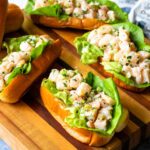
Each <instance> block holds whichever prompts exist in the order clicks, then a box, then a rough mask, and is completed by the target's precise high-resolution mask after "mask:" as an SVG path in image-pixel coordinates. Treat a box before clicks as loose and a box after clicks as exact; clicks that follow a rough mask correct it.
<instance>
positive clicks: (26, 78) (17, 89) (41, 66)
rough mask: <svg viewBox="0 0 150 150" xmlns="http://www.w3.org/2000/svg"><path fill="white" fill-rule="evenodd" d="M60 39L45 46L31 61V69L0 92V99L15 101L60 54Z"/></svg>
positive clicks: (8, 101)
mask: <svg viewBox="0 0 150 150" xmlns="http://www.w3.org/2000/svg"><path fill="white" fill-rule="evenodd" d="M60 52H61V45H60V41H59V40H56V41H55V42H54V43H53V44H52V45H49V46H47V47H46V48H45V50H44V52H43V54H42V55H41V56H39V57H38V58H37V59H35V60H33V61H32V70H31V72H30V73H29V74H27V75H18V76H16V77H15V78H14V79H13V80H12V81H11V83H10V84H9V85H8V86H6V88H5V89H4V90H3V91H2V92H1V93H0V100H1V101H3V102H7V103H16V102H17V101H18V100H19V99H20V98H21V97H22V96H23V94H24V93H25V92H26V90H27V89H28V88H29V87H30V85H31V84H32V83H33V82H34V81H35V80H36V79H37V78H38V77H39V76H40V75H41V74H42V73H44V72H45V71H46V70H47V69H48V67H49V66H50V65H51V64H52V63H53V62H54V60H55V59H56V58H57V57H58V56H59V55H60Z"/></svg>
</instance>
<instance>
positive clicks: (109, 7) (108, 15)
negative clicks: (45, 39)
mask: <svg viewBox="0 0 150 150" xmlns="http://www.w3.org/2000/svg"><path fill="white" fill-rule="evenodd" d="M25 10H26V11H27V13H29V14H36V15H45V16H52V17H58V18H63V19H65V17H66V18H67V16H68V17H69V16H71V17H75V18H80V19H83V18H92V19H93V18H96V19H98V20H101V21H104V22H109V23H111V22H114V21H116V20H120V22H122V21H123V20H124V21H125V20H128V19H127V18H128V17H127V14H126V13H124V12H123V11H122V10H121V9H120V8H119V7H118V6H117V5H116V4H115V3H113V2H111V1H109V0H28V4H27V6H26V8H25ZM116 10H117V11H118V14H117V13H116V12H115V11H116ZM64 16H65V17H64ZM121 20H122V21H121Z"/></svg>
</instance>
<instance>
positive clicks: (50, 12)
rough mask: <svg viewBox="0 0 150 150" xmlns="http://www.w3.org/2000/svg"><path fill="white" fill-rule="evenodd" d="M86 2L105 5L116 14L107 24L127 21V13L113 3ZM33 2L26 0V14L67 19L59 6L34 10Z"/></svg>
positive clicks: (92, 0)
mask: <svg viewBox="0 0 150 150" xmlns="http://www.w3.org/2000/svg"><path fill="white" fill-rule="evenodd" d="M87 1H88V2H98V3H99V4H100V5H106V6H108V8H109V9H111V10H113V11H114V12H116V13H115V14H116V18H117V19H116V20H115V21H110V20H108V21H106V22H108V23H118V22H125V21H128V15H127V13H125V12H123V11H122V9H121V8H120V7H119V6H118V5H117V4H116V3H114V2H111V1H109V0H87ZM34 5H35V0H28V3H27V5H26V7H25V11H26V12H27V13H28V14H35V15H45V16H52V17H57V18H60V19H67V18H68V17H69V16H68V15H67V14H65V13H64V12H63V11H62V7H61V6H60V5H59V4H52V5H50V6H46V7H41V8H38V9H34Z"/></svg>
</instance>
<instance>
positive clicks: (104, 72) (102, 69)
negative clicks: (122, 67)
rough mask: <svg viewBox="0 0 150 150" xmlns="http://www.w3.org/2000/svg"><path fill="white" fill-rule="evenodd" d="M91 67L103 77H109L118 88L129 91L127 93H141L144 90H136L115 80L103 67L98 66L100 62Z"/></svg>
mask: <svg viewBox="0 0 150 150" xmlns="http://www.w3.org/2000/svg"><path fill="white" fill-rule="evenodd" d="M93 66H95V67H96V68H97V69H98V71H99V72H100V73H101V74H102V75H103V76H105V77H111V78H113V80H114V82H115V83H116V84H117V85H118V86H119V87H122V88H124V89H126V90H129V91H133V92H142V91H144V90H145V88H137V87H135V86H130V85H127V84H126V83H124V82H123V81H121V80H120V79H118V78H116V77H115V76H114V75H113V74H111V73H109V72H107V71H106V70H105V69H104V67H103V66H102V65H101V64H100V62H98V63H95V64H93Z"/></svg>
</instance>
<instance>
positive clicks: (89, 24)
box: [31, 15, 106, 30]
mask: <svg viewBox="0 0 150 150" xmlns="http://www.w3.org/2000/svg"><path fill="white" fill-rule="evenodd" d="M31 18H32V20H33V22H34V23H36V24H42V25H44V26H47V27H54V28H66V27H68V28H75V29H84V30H93V29H96V28H98V27H99V26H102V25H104V24H106V23H104V22H102V21H100V20H98V19H89V18H84V19H80V18H74V17H69V18H68V19H67V20H60V19H58V18H56V17H46V16H39V15H31Z"/></svg>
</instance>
